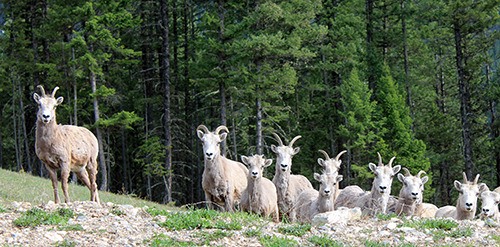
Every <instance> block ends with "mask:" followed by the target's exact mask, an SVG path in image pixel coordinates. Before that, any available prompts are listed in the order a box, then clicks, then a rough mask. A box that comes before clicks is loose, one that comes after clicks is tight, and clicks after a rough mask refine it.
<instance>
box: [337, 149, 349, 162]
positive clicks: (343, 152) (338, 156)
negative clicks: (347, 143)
mask: <svg viewBox="0 0 500 247" xmlns="http://www.w3.org/2000/svg"><path fill="white" fill-rule="evenodd" d="M345 153H347V150H344V151H342V152H340V153H339V154H337V157H335V160H336V161H339V159H340V156H342V154H345Z"/></svg>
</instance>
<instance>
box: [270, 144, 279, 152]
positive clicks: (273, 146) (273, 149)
mask: <svg viewBox="0 0 500 247" xmlns="http://www.w3.org/2000/svg"><path fill="white" fill-rule="evenodd" d="M271 151H273V152H274V153H278V150H276V145H274V144H271Z"/></svg>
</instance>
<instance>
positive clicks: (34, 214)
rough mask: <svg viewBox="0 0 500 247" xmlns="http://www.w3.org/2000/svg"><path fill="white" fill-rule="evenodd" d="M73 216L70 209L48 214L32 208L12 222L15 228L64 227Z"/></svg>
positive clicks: (61, 209)
mask: <svg viewBox="0 0 500 247" xmlns="http://www.w3.org/2000/svg"><path fill="white" fill-rule="evenodd" d="M73 215H74V213H73V211H72V210H71V209H67V208H60V209H58V210H57V211H55V212H52V213H48V212H45V211H44V210H42V209H40V208H32V209H30V210H28V211H26V212H24V213H23V214H22V215H21V217H19V218H17V219H15V220H14V221H13V223H14V225H15V226H19V227H30V226H39V225H64V224H66V223H68V220H69V219H70V218H72V217H73Z"/></svg>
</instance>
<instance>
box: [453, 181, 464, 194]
mask: <svg viewBox="0 0 500 247" xmlns="http://www.w3.org/2000/svg"><path fill="white" fill-rule="evenodd" d="M453 185H455V189H457V190H458V191H462V183H460V181H457V180H455V181H454V182H453Z"/></svg>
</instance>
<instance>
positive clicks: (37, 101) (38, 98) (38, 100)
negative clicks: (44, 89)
mask: <svg viewBox="0 0 500 247" xmlns="http://www.w3.org/2000/svg"><path fill="white" fill-rule="evenodd" d="M40 98H41V97H40V95H38V94H37V93H34V94H33V99H34V100H35V102H36V103H37V104H40Z"/></svg>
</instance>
